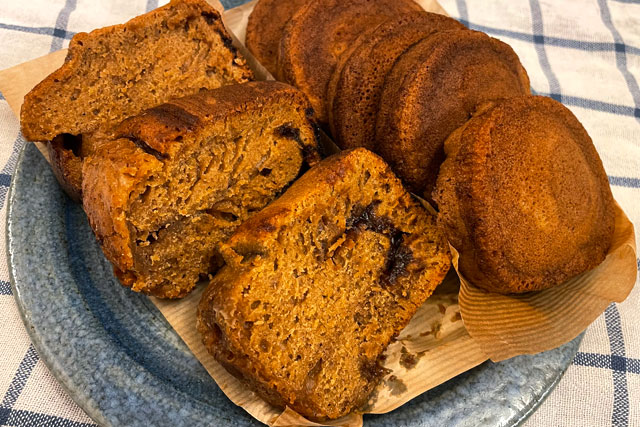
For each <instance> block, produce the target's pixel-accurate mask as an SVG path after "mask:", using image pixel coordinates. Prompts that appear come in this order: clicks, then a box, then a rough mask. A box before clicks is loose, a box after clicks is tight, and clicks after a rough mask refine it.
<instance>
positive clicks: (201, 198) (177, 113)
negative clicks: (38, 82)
mask: <svg viewBox="0 0 640 427" xmlns="http://www.w3.org/2000/svg"><path fill="white" fill-rule="evenodd" d="M310 111H311V108H310V106H309V104H308V102H307V101H306V99H305V97H304V95H303V94H302V93H301V92H299V91H298V90H296V89H295V88H293V87H291V86H288V85H285V84H283V83H277V82H260V83H258V82H255V83H246V84H242V85H235V86H224V87H222V88H219V89H216V90H211V91H203V92H200V93H198V94H196V95H192V96H189V97H185V98H180V99H176V100H173V101H172V102H171V103H168V104H163V105H160V106H158V107H155V108H153V109H151V110H148V111H146V112H144V113H143V114H141V115H139V116H135V117H133V118H130V119H127V120H126V121H125V122H123V123H122V125H120V126H119V127H118V128H116V130H115V135H116V137H115V138H114V139H111V140H108V141H106V142H103V143H102V144H100V146H99V147H98V148H97V149H96V152H95V153H94V154H93V155H91V156H89V157H88V158H87V159H86V160H85V162H84V165H83V166H84V168H83V172H84V181H83V191H84V198H83V205H84V209H85V211H86V212H87V216H88V217H89V221H90V223H91V226H92V228H93V230H94V232H95V234H96V237H97V238H98V241H99V242H100V243H101V245H102V248H103V250H104V253H105V255H106V257H107V259H109V261H111V262H112V263H113V265H114V270H115V272H116V274H117V276H118V278H119V279H120V280H121V282H122V283H123V284H124V285H127V286H131V287H132V289H133V290H134V291H137V292H144V293H147V294H151V295H155V296H157V297H161V298H179V297H183V296H184V295H186V294H187V293H188V292H189V291H190V290H191V289H192V288H193V287H194V286H195V285H196V282H197V281H198V279H199V277H204V278H206V277H207V275H208V274H211V273H214V272H215V271H216V270H217V268H218V267H219V266H220V256H219V254H218V251H217V245H218V243H219V242H220V241H222V240H224V239H226V238H227V237H228V236H229V235H230V234H231V233H232V232H233V231H234V230H235V228H236V227H237V226H238V225H239V224H240V223H242V222H243V221H245V220H246V219H247V218H248V217H249V216H250V215H252V214H253V213H254V212H256V211H258V210H260V209H261V208H262V207H264V206H265V205H266V204H267V203H269V202H270V201H271V200H273V199H274V198H275V197H276V196H277V195H278V194H279V193H280V192H281V191H282V190H283V189H284V188H285V187H286V186H287V185H288V184H289V183H291V182H292V181H293V180H294V179H295V178H296V177H297V176H298V175H299V173H300V172H301V168H302V167H303V165H304V164H305V163H311V164H313V163H314V162H316V161H318V160H319V157H318V155H317V150H316V149H317V142H316V137H315V130H314V127H313V123H312V122H311V117H309V114H310Z"/></svg>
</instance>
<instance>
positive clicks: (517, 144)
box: [434, 96, 614, 293]
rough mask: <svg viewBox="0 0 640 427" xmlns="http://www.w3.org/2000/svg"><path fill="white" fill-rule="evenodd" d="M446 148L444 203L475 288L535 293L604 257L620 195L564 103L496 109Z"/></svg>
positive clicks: (511, 103) (446, 221) (523, 101)
mask: <svg viewBox="0 0 640 427" xmlns="http://www.w3.org/2000/svg"><path fill="white" fill-rule="evenodd" d="M445 149H446V152H447V160H446V161H445V162H444V163H443V165H442V168H441V170H440V176H439V177H438V186H437V189H436V191H435V193H434V198H435V199H436V201H437V202H438V206H439V207H440V216H439V221H440V223H441V224H442V225H443V226H444V229H445V230H446V232H447V235H448V237H449V241H450V242H451V244H452V245H453V246H454V247H455V248H456V249H457V250H458V251H459V252H460V261H459V267H460V271H461V272H462V274H464V275H465V276H466V277H467V278H468V279H469V280H470V281H471V282H472V283H473V284H475V285H477V286H480V287H482V288H484V289H486V290H489V291H492V292H499V293H512V292H528V291H535V290H540V289H545V288H548V287H551V286H554V285H557V284H560V283H562V282H564V281H566V280H567V279H569V278H571V277H573V276H575V275H577V274H580V273H582V272H584V271H586V270H590V269H592V268H594V267H596V266H597V265H598V264H600V263H601V262H602V261H603V260H604V257H605V255H606V253H607V251H608V249H609V246H610V245H611V239H612V235H613V230H614V205H613V203H614V201H613V197H612V195H611V189H610V188H609V182H608V180H607V175H606V174H605V171H604V168H603V167H602V162H601V161H600V158H599V157H598V153H597V152H596V149H595V147H594V146H593V142H592V141H591V138H590V137H589V135H588V134H587V132H586V131H585V129H584V128H583V127H582V125H581V124H580V122H579V121H578V120H577V119H576V117H575V116H574V115H573V114H572V113H571V112H570V111H569V110H568V109H567V108H566V107H564V106H563V105H562V104H560V103H559V102H556V101H554V100H553V99H551V98H546V97H540V96H535V97H534V96H528V97H518V98H512V99H509V100H504V101H500V102H497V103H496V104H495V105H493V106H491V105H489V106H486V107H485V108H484V111H481V112H479V113H478V114H477V115H476V116H475V117H473V118H472V119H471V120H470V121H469V122H467V123H466V124H465V125H464V126H463V127H461V128H460V129H458V130H457V131H455V132H454V133H453V134H452V135H451V136H450V137H449V139H447V142H446V144H445Z"/></svg>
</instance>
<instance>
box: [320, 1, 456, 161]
mask: <svg viewBox="0 0 640 427" xmlns="http://www.w3.org/2000/svg"><path fill="white" fill-rule="evenodd" d="M463 29H465V27H464V25H462V24H461V23H459V22H458V21H456V20H455V19H452V18H449V17H447V16H444V15H439V14H436V13H429V12H424V11H423V12H412V13H409V14H404V15H401V16H398V17H397V18H392V19H390V20H388V21H386V22H384V23H382V24H380V25H379V26H378V27H376V28H374V29H373V30H372V31H369V32H367V33H365V34H363V35H362V36H361V37H360V38H359V39H358V40H357V42H356V43H355V44H354V47H353V48H352V49H351V50H350V51H348V52H347V53H345V54H343V55H342V57H341V58H340V61H339V62H338V65H337V66H336V68H335V71H334V72H333V76H332V78H331V81H330V82H329V89H328V91H327V111H328V113H329V124H330V125H331V135H332V136H333V138H334V140H335V142H336V144H338V146H340V147H341V148H352V147H366V148H368V149H370V150H373V151H375V133H376V117H377V113H378V108H379V104H380V97H381V95H382V88H383V86H384V80H385V77H386V76H387V74H388V73H389V71H390V70H391V67H392V66H393V64H394V63H395V61H396V60H397V59H398V57H399V56H400V55H401V54H402V53H403V52H404V51H405V50H406V49H408V48H409V47H410V46H411V45H413V44H415V43H417V42H418V41H420V40H422V39H423V38H425V37H427V36H429V35H430V34H432V33H433V32H435V31H442V30H463Z"/></svg>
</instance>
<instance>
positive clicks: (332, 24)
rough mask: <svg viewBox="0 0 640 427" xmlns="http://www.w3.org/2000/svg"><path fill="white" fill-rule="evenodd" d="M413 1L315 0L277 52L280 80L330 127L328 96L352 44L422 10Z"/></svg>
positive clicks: (286, 32)
mask: <svg viewBox="0 0 640 427" xmlns="http://www.w3.org/2000/svg"><path fill="white" fill-rule="evenodd" d="M420 10H422V8H421V7H420V6H419V5H418V4H417V3H415V2H414V1H413V0H350V1H343V0H315V1H311V2H309V3H308V4H307V5H305V6H303V7H302V8H301V9H300V10H299V11H298V12H297V13H296V14H295V15H293V17H292V18H291V20H289V23H288V24H287V25H286V27H285V30H284V35H283V36H282V40H281V42H280V48H279V50H278V77H279V79H280V80H283V81H286V82H288V83H290V84H292V85H294V86H296V87H298V88H299V89H300V90H302V91H303V92H304V93H305V94H306V95H307V97H308V98H309V101H310V102H311V105H312V107H313V108H314V110H315V111H316V113H317V116H318V120H320V122H322V123H324V124H326V123H327V120H328V115H327V112H326V108H325V104H326V98H325V96H326V91H327V85H328V83H329V80H330V79H331V75H332V74H333V70H334V68H335V66H336V64H337V63H338V60H339V59H340V55H342V53H343V52H345V51H346V50H347V49H348V48H349V47H350V46H351V44H352V43H353V42H355V40H356V39H357V38H358V37H359V36H360V35H361V34H362V33H363V32H365V31H367V30H368V29H370V28H372V27H375V26H377V25H378V24H380V23H382V22H384V21H385V20H387V19H388V18H389V17H391V16H397V15H399V14H402V13H408V12H415V11H420Z"/></svg>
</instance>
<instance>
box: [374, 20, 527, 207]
mask: <svg viewBox="0 0 640 427" xmlns="http://www.w3.org/2000/svg"><path fill="white" fill-rule="evenodd" d="M529 93H530V89H529V78H528V77H527V73H526V71H525V70H524V68H523V67H522V65H521V64H520V60H519V59H518V56H517V55H516V54H515V52H514V51H513V49H511V47H509V45H507V44H505V43H503V42H501V41H499V40H496V39H494V38H491V37H489V36H487V35H486V34H484V33H480V32H476V31H470V30H464V31H442V32H437V33H435V34H433V35H431V36H429V37H427V38H425V39H423V40H422V41H420V42H418V43H417V44H415V45H414V46H413V47H411V48H410V49H409V50H407V51H406V52H405V53H404V54H402V55H401V56H400V57H399V58H398V61H397V62H396V63H395V65H394V66H393V68H392V70H391V72H390V73H389V74H388V76H387V79H386V82H385V87H384V90H383V93H382V97H381V101H380V110H379V112H378V118H377V124H376V144H377V150H378V152H379V153H380V154H381V155H382V157H383V158H384V159H385V160H387V161H388V162H389V164H390V165H391V167H392V168H393V170H394V171H395V172H396V174H397V175H398V176H399V177H400V179H402V180H403V182H404V183H405V184H406V185H407V186H408V188H409V189H410V190H411V191H413V192H414V193H416V194H419V195H420V194H424V197H425V198H427V199H429V198H430V197H431V192H432V190H433V187H434V185H435V181H436V177H437V175H438V169H439V167H440V164H441V163H442V161H443V160H444V151H443V145H444V141H445V139H446V138H447V137H448V136H449V135H450V134H451V133H452V132H453V131H454V130H456V129H457V128H458V127H459V126H461V125H462V124H464V123H465V122H466V121H467V120H468V119H469V117H470V116H471V113H472V112H473V111H474V110H475V108H476V106H477V105H479V104H481V103H482V102H485V101H490V100H494V99H500V98H509V97H513V96H520V95H524V94H529Z"/></svg>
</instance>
